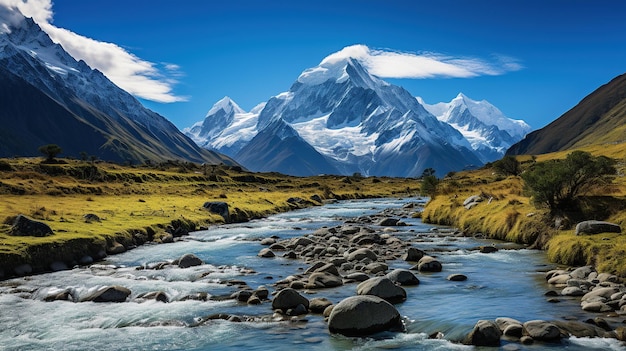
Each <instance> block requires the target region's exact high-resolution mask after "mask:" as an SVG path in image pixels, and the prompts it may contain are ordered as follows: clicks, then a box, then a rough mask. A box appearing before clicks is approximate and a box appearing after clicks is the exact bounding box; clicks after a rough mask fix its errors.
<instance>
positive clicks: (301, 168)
mask: <svg viewBox="0 0 626 351" xmlns="http://www.w3.org/2000/svg"><path fill="white" fill-rule="evenodd" d="M235 159H236V160H237V161H239V162H240V163H241V164H242V165H243V166H245V167H247V168H249V169H252V170H255V171H258V172H280V173H283V174H289V175H294V176H310V175H318V174H339V173H340V172H339V171H338V169H337V168H335V167H334V166H333V165H332V164H331V162H330V161H329V160H328V159H327V158H326V157H324V156H323V155H322V154H320V153H319V152H317V151H316V150H315V149H314V148H313V147H312V146H311V145H309V144H308V143H307V142H306V141H304V140H303V139H302V138H301V137H300V136H299V135H298V133H297V132H296V131H294V130H293V129H292V128H291V127H290V126H289V125H287V124H286V123H285V122H284V121H282V120H277V121H275V122H273V123H271V124H270V125H268V126H267V127H266V128H265V129H264V130H262V131H261V132H259V133H258V134H257V135H256V136H255V137H254V138H252V140H250V142H249V143H248V144H247V145H246V146H245V147H244V148H243V149H241V151H239V153H238V154H237V155H236V156H235Z"/></svg>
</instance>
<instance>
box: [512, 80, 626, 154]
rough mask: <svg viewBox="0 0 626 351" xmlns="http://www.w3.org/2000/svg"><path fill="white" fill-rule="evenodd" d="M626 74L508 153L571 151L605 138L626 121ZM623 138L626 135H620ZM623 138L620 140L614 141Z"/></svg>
mask: <svg viewBox="0 0 626 351" xmlns="http://www.w3.org/2000/svg"><path fill="white" fill-rule="evenodd" d="M620 106H621V107H624V106H626V74H622V75H620V76H618V77H616V78H614V79H613V80H611V81H610V82H609V83H607V84H605V85H603V86H601V87H600V88H598V89H597V90H595V91H594V92H592V93H591V94H589V95H588V96H587V97H585V98H584V99H583V100H581V101H580V102H579V103H578V104H577V105H576V106H574V107H573V108H572V109H571V110H569V111H567V112H566V113H565V114H563V115H562V116H561V117H559V118H557V119H556V120H555V121H554V122H552V123H550V124H548V125H547V126H545V127H543V128H541V129H539V130H536V131H534V132H532V133H530V134H528V135H527V136H526V137H525V138H524V139H523V140H522V141H520V142H518V143H517V144H515V145H513V146H511V147H510V148H509V150H508V151H507V155H536V154H545V153H550V152H555V151H562V150H568V149H571V148H574V147H577V146H582V145H584V144H593V143H594V141H597V140H601V139H602V140H604V141H605V142H608V141H610V140H607V139H605V136H606V134H607V133H610V132H611V130H612V129H615V128H619V127H622V126H624V125H625V124H626V109H624V108H621V112H619V111H615V110H616V109H617V110H620ZM620 137H621V138H622V139H623V136H620ZM613 141H619V140H613Z"/></svg>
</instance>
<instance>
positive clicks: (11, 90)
mask: <svg viewBox="0 0 626 351" xmlns="http://www.w3.org/2000/svg"><path fill="white" fill-rule="evenodd" d="M12 15H13V17H12V20H11V22H10V23H9V24H10V25H5V27H3V30H1V31H0V49H1V51H0V68H1V69H0V80H1V81H2V84H1V85H2V90H3V92H4V94H3V97H6V99H3V100H4V101H3V103H2V105H0V123H3V125H5V126H9V128H7V129H5V130H4V131H3V132H2V136H3V143H2V144H3V145H2V148H0V156H6V157H13V156H34V155H37V154H38V151H37V148H38V146H40V145H42V144H58V145H60V146H61V147H62V149H63V154H64V155H66V156H72V157H79V156H80V155H81V154H83V153H88V154H91V155H93V156H96V157H98V158H100V159H105V160H110V161H115V162H130V163H143V162H145V161H148V160H149V161H167V160H171V159H182V160H187V161H193V162H207V163H215V164H219V163H226V164H236V162H235V161H234V160H232V159H230V158H228V157H226V156H223V155H220V154H218V153H216V152H215V151H209V150H206V149H202V148H200V147H198V146H197V145H196V144H195V143H194V142H193V141H192V140H191V139H189V138H188V137H186V136H185V135H184V134H182V133H181V132H180V131H179V130H178V129H177V128H176V127H175V126H174V125H173V124H172V123H171V122H170V121H168V120H167V119H165V118H164V117H162V116H160V115H159V114H157V113H155V112H153V111H150V110H148V109H147V108H145V107H143V105H141V103H140V102H139V101H138V100H137V99H135V98H134V97H132V96H131V95H130V94H128V93H127V92H125V91H124V90H122V89H120V88H119V87H117V86H116V85H115V84H113V83H112V82H111V81H110V80H108V79H107V78H106V77H105V76H104V75H103V74H102V73H101V72H100V71H98V70H93V69H91V68H90V67H89V66H88V65H87V64H86V63H85V62H83V61H76V60H75V59H74V58H72V57H71V56H70V55H69V54H68V53H67V52H65V50H63V48H62V47H61V46H60V45H59V44H55V43H53V42H52V40H51V39H50V37H48V35H47V34H46V33H45V32H43V30H42V29H41V28H40V27H39V26H38V25H37V24H36V23H35V22H34V21H33V20H32V19H31V18H26V17H23V16H22V17H21V18H20V17H19V16H17V15H16V14H12ZM20 94H23V95H20ZM59 121H64V122H63V123H60V122H59ZM10 126H14V128H10ZM18 127H19V128H18ZM78 131H80V133H78Z"/></svg>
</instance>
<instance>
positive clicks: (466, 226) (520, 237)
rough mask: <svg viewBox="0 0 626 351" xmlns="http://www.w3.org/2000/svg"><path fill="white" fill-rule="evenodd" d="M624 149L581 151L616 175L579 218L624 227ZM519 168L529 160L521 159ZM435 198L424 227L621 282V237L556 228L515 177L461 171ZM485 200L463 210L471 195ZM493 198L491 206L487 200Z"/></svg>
mask: <svg viewBox="0 0 626 351" xmlns="http://www.w3.org/2000/svg"><path fill="white" fill-rule="evenodd" d="M625 146H626V144H606V145H592V146H588V147H585V148H583V149H582V150H583V151H588V152H590V153H592V154H593V155H596V156H598V155H604V156H608V157H612V158H614V159H616V160H617V162H618V164H617V168H618V176H617V177H616V178H615V180H614V182H613V184H611V185H609V186H604V187H602V188H596V189H594V190H593V192H592V193H589V194H586V195H588V196H590V197H588V199H587V200H586V201H585V202H584V204H585V205H584V206H585V208H584V209H583V210H584V213H585V214H586V215H587V216H588V217H587V218H583V219H595V220H606V221H609V222H613V223H617V224H619V225H621V226H622V228H625V227H626V177H624V174H625V162H624V161H625V160H626V147H625ZM570 152H571V151H566V152H558V153H552V154H546V155H539V156H537V157H536V161H537V162H541V161H546V160H551V159H559V158H565V157H566V156H567V154H569V153H570ZM518 160H519V161H520V162H522V163H524V162H532V157H531V156H520V157H518ZM440 189H441V192H442V194H439V195H437V196H436V197H435V198H434V199H432V200H431V201H430V202H429V203H428V204H427V205H426V207H425V209H424V211H423V213H422V219H423V221H424V222H429V223H438V224H445V225H452V226H456V227H458V228H459V229H461V230H464V231H466V232H468V233H470V234H474V233H483V234H485V235H486V236H488V237H491V238H494V239H502V240H507V241H512V242H518V243H524V244H528V245H533V246H534V247H540V248H545V249H546V250H547V255H548V258H549V259H550V260H551V261H552V262H555V263H559V264H563V265H568V266H569V265H585V264H593V265H595V266H596V267H597V269H598V270H600V271H604V272H610V273H614V274H618V275H619V276H621V277H626V235H623V234H622V235H620V234H599V235H582V236H576V235H574V227H575V225H576V223H567V222H566V223H565V226H564V227H561V228H559V229H558V230H557V229H556V228H555V221H554V219H553V218H550V217H549V216H548V211H547V210H546V209H542V208H536V207H535V206H534V205H533V204H532V202H531V199H530V198H529V197H527V196H525V195H524V193H523V181H522V180H521V178H520V177H512V176H511V177H508V178H504V179H503V178H502V177H499V176H496V175H494V174H493V173H492V170H491V169H481V170H477V171H469V172H460V173H457V174H455V175H454V177H452V178H450V179H445V180H444V182H443V184H442V185H441V188H440ZM480 194H482V197H483V198H484V199H485V201H483V202H481V203H480V204H479V205H477V206H476V207H473V208H472V209H470V210H467V209H465V208H464V207H463V201H464V200H465V199H466V198H468V197H469V196H471V195H480ZM490 197H491V198H492V201H491V203H488V199H489V198H490Z"/></svg>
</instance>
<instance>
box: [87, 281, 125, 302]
mask: <svg viewBox="0 0 626 351" xmlns="http://www.w3.org/2000/svg"><path fill="white" fill-rule="evenodd" d="M129 295H130V290H128V289H127V288H125V287H122V286H117V285H114V286H106V287H104V288H101V289H99V290H97V291H95V292H93V293H91V294H89V295H87V296H86V297H84V298H82V299H81V302H87V301H91V302H124V301H126V299H127V298H128V296H129Z"/></svg>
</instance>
